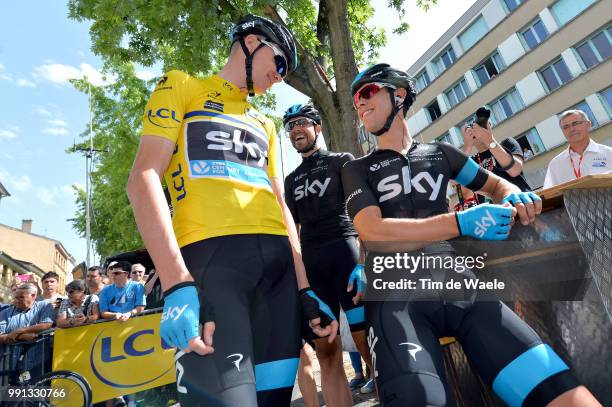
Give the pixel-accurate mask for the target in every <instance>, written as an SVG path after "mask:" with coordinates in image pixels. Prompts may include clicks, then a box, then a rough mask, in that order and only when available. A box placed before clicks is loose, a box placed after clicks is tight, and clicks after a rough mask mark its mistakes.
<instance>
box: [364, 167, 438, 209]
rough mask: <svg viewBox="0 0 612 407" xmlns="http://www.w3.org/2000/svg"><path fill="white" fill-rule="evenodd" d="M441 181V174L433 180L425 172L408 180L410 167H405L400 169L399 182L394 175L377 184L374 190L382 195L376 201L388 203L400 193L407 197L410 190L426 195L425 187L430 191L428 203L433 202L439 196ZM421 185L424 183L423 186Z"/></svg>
mask: <svg viewBox="0 0 612 407" xmlns="http://www.w3.org/2000/svg"><path fill="white" fill-rule="evenodd" d="M443 180H444V176H443V175H442V174H438V177H437V179H434V178H433V177H432V176H431V174H430V173H428V172H427V171H422V172H419V173H418V174H417V175H415V176H414V177H413V178H410V167H409V166H407V165H406V166H404V167H402V175H401V180H400V176H399V175H397V174H394V175H390V176H388V177H385V178H383V179H381V180H380V181H379V182H378V185H377V186H376V189H377V190H378V192H384V194H383V195H381V196H380V198H378V201H379V202H381V203H382V202H385V201H388V200H389V199H391V198H395V197H396V196H398V195H399V194H401V193H402V192H403V193H404V195H408V194H410V193H411V192H412V188H414V190H415V191H416V192H418V193H421V194H426V193H427V192H428V191H427V189H426V188H425V186H428V187H429V188H430V189H431V193H430V194H429V197H428V199H429V200H430V201H435V200H436V199H437V198H438V195H439V194H440V189H441V188H442V181H443ZM423 183H425V185H423Z"/></svg>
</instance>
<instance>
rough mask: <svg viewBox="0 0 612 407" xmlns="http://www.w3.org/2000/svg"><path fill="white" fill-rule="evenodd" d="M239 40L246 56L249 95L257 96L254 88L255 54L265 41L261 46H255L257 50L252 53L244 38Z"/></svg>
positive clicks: (245, 65)
mask: <svg viewBox="0 0 612 407" xmlns="http://www.w3.org/2000/svg"><path fill="white" fill-rule="evenodd" d="M238 41H239V43H240V47H242V52H244V55H245V57H246V58H245V61H244V67H245V69H246V85H247V89H248V91H249V96H250V97H253V96H255V89H253V56H255V53H256V52H257V51H259V49H260V48H262V47H263V46H264V45H265V44H263V43H261V44H259V46H258V47H257V48H255V51H253V53H251V52H249V49H248V48H247V46H246V44H245V43H244V38H240V39H239V40H238Z"/></svg>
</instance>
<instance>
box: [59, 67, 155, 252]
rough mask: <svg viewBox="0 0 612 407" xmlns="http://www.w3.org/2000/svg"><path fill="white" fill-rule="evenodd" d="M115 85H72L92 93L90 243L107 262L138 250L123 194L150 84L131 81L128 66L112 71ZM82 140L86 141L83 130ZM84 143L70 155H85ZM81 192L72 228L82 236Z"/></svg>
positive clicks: (138, 241) (80, 82)
mask: <svg viewBox="0 0 612 407" xmlns="http://www.w3.org/2000/svg"><path fill="white" fill-rule="evenodd" d="M115 72H116V74H117V77H116V80H115V81H114V82H113V83H111V84H109V85H106V86H101V87H94V86H91V85H90V84H89V83H88V82H87V80H86V79H77V80H73V81H72V83H73V84H74V86H75V87H76V88H77V89H79V90H80V91H82V92H84V93H88V92H89V89H91V99H92V110H93V112H94V114H93V127H94V129H95V136H94V139H93V141H94V146H95V148H96V149H98V150H104V151H106V152H101V153H98V154H97V155H96V156H95V158H96V160H95V170H94V171H93V172H92V174H91V185H92V188H93V191H94V193H93V194H92V202H91V207H92V211H91V213H92V223H91V230H92V241H93V242H94V247H95V250H96V252H97V253H98V254H99V255H100V256H102V257H106V256H108V255H111V254H115V253H117V252H123V251H130V250H135V249H139V248H141V247H142V246H143V243H142V240H141V238H140V234H139V233H138V229H137V228H136V222H135V221H134V215H133V213H132V208H131V206H130V203H129V201H128V198H127V195H126V193H125V186H126V183H127V179H128V175H129V172H130V168H131V166H132V162H133V161H134V156H135V155H136V150H137V148H138V142H139V139H140V128H141V125H142V123H141V121H142V112H143V111H144V108H145V104H146V101H147V98H148V95H149V93H150V91H151V89H150V88H151V85H152V84H151V83H147V82H146V81H143V80H140V79H138V78H137V77H136V73H135V71H134V67H133V65H132V64H123V65H121V66H116V67H115ZM82 136H83V137H89V130H87V131H86V132H85V133H84V134H83V135H82ZM88 147H89V143H88V142H84V143H82V144H80V145H77V146H75V147H74V148H72V149H70V150H69V152H74V151H75V150H76V149H78V148H82V149H86V148H88ZM85 200H86V196H85V191H83V190H78V191H77V206H78V210H77V214H76V217H75V218H74V219H72V224H73V228H74V229H76V230H77V231H78V232H79V233H80V235H81V236H84V235H85V212H86V209H85Z"/></svg>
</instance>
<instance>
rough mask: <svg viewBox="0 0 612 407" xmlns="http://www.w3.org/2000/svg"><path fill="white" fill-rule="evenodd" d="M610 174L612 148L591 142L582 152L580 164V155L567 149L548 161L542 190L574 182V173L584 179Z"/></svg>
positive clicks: (611, 168) (611, 169) (611, 170)
mask: <svg viewBox="0 0 612 407" xmlns="http://www.w3.org/2000/svg"><path fill="white" fill-rule="evenodd" d="M570 154H571V160H570ZM572 161H573V164H572ZM572 165H573V168H572ZM611 172H612V147H608V146H606V145H603V144H599V143H596V142H594V141H593V140H591V141H590V142H589V145H588V146H587V148H586V150H584V154H583V158H582V162H580V154H578V153H576V152H575V151H571V152H570V149H569V147H568V148H566V149H565V150H563V151H562V152H561V153H560V154H559V155H557V156H556V157H555V158H553V159H552V160H551V161H550V163H549V164H548V170H547V171H546V178H545V179H544V188H549V187H552V186H553V185H557V184H562V183H564V182H567V181H571V180H574V179H576V178H577V176H576V173H579V174H580V176H581V177H584V176H586V175H593V174H609V173H611Z"/></svg>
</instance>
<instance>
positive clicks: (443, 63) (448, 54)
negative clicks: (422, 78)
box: [433, 47, 457, 75]
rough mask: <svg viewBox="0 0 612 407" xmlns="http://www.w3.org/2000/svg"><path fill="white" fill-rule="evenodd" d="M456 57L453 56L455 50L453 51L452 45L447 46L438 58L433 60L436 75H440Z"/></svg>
mask: <svg viewBox="0 0 612 407" xmlns="http://www.w3.org/2000/svg"><path fill="white" fill-rule="evenodd" d="M456 60H457V57H456V56H455V51H453V47H448V48H447V49H446V50H445V51H444V52H442V54H440V56H439V57H438V58H436V59H435V60H434V61H433V65H434V70H435V71H436V75H440V74H441V73H442V72H444V71H445V70H446V69H447V68H448V67H449V66H451V65H452V64H454V63H455V61H456Z"/></svg>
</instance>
